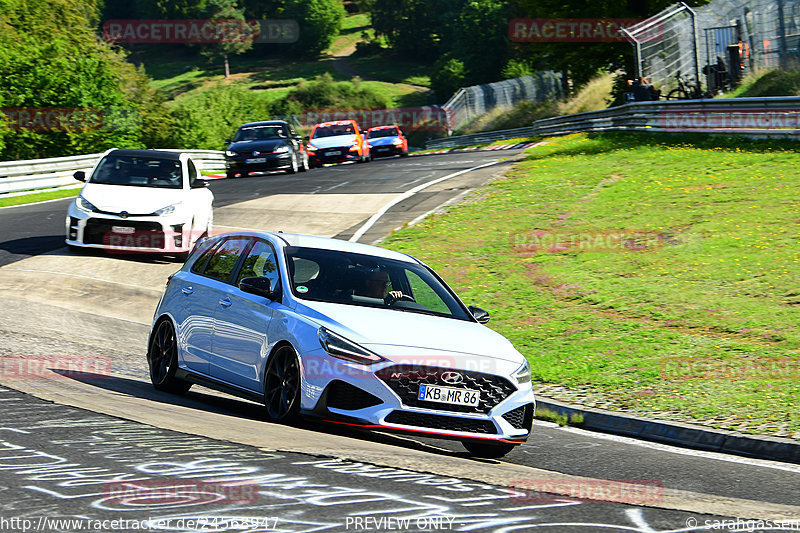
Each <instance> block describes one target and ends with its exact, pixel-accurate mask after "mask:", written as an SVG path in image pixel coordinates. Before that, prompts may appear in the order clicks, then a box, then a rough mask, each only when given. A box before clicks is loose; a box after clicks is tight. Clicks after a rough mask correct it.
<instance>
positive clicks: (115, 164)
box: [89, 155, 183, 189]
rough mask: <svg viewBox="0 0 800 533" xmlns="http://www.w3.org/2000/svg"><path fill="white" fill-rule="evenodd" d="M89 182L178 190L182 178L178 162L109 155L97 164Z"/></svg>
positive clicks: (181, 183)
mask: <svg viewBox="0 0 800 533" xmlns="http://www.w3.org/2000/svg"><path fill="white" fill-rule="evenodd" d="M89 182H90V183H102V184H106V185H127V186H134V187H159V188H166V189H180V188H182V187H183V176H182V173H181V162H180V161H178V160H177V159H163V158H158V157H138V156H122V155H108V156H106V157H104V158H103V160H102V161H101V162H100V164H99V165H97V169H96V170H95V171H94V174H92V177H91V179H90V180H89Z"/></svg>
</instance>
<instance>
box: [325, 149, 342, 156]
mask: <svg viewBox="0 0 800 533" xmlns="http://www.w3.org/2000/svg"><path fill="white" fill-rule="evenodd" d="M325 155H342V152H340V151H339V150H331V151H330V152H325Z"/></svg>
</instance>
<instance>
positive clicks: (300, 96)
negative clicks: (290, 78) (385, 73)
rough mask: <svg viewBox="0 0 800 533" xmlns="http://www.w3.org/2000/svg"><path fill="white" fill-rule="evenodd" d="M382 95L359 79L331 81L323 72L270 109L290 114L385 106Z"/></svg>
mask: <svg viewBox="0 0 800 533" xmlns="http://www.w3.org/2000/svg"><path fill="white" fill-rule="evenodd" d="M388 105H389V100H388V99H387V98H386V96H384V95H382V94H379V93H377V92H376V91H374V90H373V89H370V88H369V87H365V86H364V85H362V83H361V80H360V79H359V78H353V80H352V81H334V79H333V77H331V75H330V74H328V73H327V72H326V73H325V74H322V75H321V76H317V77H316V78H314V79H313V80H311V81H304V82H300V83H299V84H298V85H297V87H295V88H294V89H292V91H291V92H290V93H289V95H288V96H287V97H286V99H285V100H283V101H281V102H278V103H276V105H275V107H274V109H273V112H274V113H276V114H279V115H290V114H297V113H302V112H304V111H320V110H324V109H385V108H386V107H388Z"/></svg>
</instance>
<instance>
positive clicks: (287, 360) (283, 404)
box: [264, 346, 300, 423]
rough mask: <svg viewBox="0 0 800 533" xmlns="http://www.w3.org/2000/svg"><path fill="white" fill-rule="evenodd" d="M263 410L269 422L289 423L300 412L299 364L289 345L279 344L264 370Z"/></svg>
mask: <svg viewBox="0 0 800 533" xmlns="http://www.w3.org/2000/svg"><path fill="white" fill-rule="evenodd" d="M264 406H265V409H264V412H265V414H266V415H267V418H268V419H269V420H270V421H271V422H280V423H290V422H294V421H295V420H296V419H297V414H298V413H299V412H300V366H299V364H298V361H297V354H295V351H294V350H293V349H292V348H291V346H281V347H280V348H278V349H277V350H276V351H275V353H274V354H272V357H270V358H269V362H267V370H266V371H265V372H264Z"/></svg>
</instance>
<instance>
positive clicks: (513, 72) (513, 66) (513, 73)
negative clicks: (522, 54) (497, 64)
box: [502, 59, 534, 80]
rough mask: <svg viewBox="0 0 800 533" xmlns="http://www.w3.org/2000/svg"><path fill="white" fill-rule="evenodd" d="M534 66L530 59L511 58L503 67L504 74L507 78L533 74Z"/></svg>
mask: <svg viewBox="0 0 800 533" xmlns="http://www.w3.org/2000/svg"><path fill="white" fill-rule="evenodd" d="M533 72H534V71H533V68H532V67H531V64H530V63H529V62H528V61H525V60H523V59H509V60H508V63H506V66H504V67H503V71H502V75H503V78H505V79H507V80H508V79H512V78H521V77H522V76H528V75H529V74H533Z"/></svg>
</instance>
